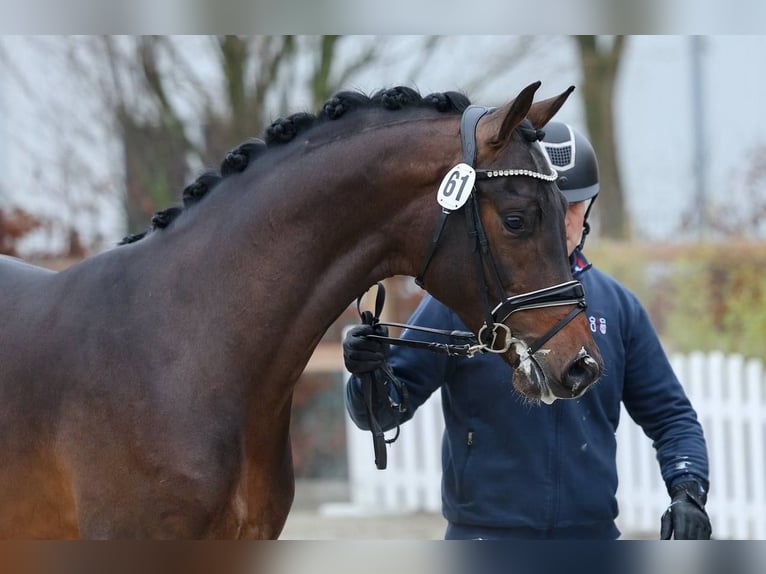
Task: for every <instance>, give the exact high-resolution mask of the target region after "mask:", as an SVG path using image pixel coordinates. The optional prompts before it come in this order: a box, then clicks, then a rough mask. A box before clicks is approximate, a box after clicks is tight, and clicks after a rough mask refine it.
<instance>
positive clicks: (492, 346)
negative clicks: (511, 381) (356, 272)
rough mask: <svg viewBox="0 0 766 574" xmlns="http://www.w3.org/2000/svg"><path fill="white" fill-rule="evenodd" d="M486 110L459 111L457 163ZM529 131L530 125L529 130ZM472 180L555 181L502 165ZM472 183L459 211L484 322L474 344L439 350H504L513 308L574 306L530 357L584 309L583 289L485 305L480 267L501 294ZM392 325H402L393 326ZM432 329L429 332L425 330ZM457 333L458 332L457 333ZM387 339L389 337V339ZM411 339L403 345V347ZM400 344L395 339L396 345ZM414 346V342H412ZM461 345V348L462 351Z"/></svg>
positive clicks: (569, 285)
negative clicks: (469, 242)
mask: <svg viewBox="0 0 766 574" xmlns="http://www.w3.org/2000/svg"><path fill="white" fill-rule="evenodd" d="M490 111H491V109H490V108H485V107H482V106H468V108H466V109H465V111H464V112H463V117H462V118H461V123H460V139H461V143H462V148H463V162H464V163H465V164H467V165H469V166H471V167H473V166H474V164H475V162H476V126H477V125H478V123H479V120H480V119H481V118H482V117H483V116H484V115H485V114H487V113H489V112H490ZM530 129H531V128H530ZM475 173H476V179H477V180H487V179H492V178H498V177H515V176H522V177H533V178H536V179H542V180H544V181H555V180H556V179H557V178H558V174H557V173H556V172H555V171H554V170H553V169H551V173H547V174H544V173H540V172H537V171H533V170H528V169H505V170H475ZM478 191H479V190H478V187H474V188H473V189H472V190H471V193H470V196H469V197H468V200H467V201H466V203H465V205H464V206H463V207H461V208H460V209H464V210H465V214H466V221H467V223H468V235H469V237H470V238H471V239H472V242H473V246H472V247H473V252H474V253H475V254H476V256H475V258H474V261H475V262H476V271H477V274H478V277H479V285H480V291H481V297H482V305H483V308H484V325H482V327H481V329H479V333H478V342H477V343H476V344H474V345H468V346H467V347H466V346H465V345H462V346H459V348H460V349H457V348H453V347H451V346H449V345H446V346H445V347H444V352H448V353H454V354H465V355H468V356H473V355H474V354H475V353H477V352H491V353H505V352H506V351H508V349H509V348H510V346H511V344H513V343H514V342H519V343H521V340H520V339H517V338H515V337H514V336H513V335H512V333H511V330H510V328H509V327H508V326H507V325H506V324H505V321H506V320H507V319H508V318H509V317H510V316H511V315H512V314H513V313H516V312H518V311H526V310H530V309H540V308H544V307H557V306H562V305H575V307H574V308H573V309H572V310H571V311H570V312H569V313H568V314H567V315H565V316H564V317H562V318H561V319H560V320H559V321H558V322H557V323H556V324H555V325H554V326H553V327H552V328H551V329H549V330H548V332H546V333H544V334H543V335H542V336H540V337H539V338H538V339H537V340H535V341H534V342H533V343H532V344H531V345H530V346H529V347H528V348H527V351H526V355H527V356H528V357H531V356H532V355H534V353H536V352H537V351H539V350H540V348H542V346H543V345H544V344H545V343H546V342H547V341H548V340H550V338H551V337H553V336H554V335H555V334H556V333H558V332H559V331H560V330H561V329H563V328H564V327H565V326H566V325H567V324H568V323H569V322H570V321H572V319H574V318H575V317H576V316H577V315H578V314H580V313H582V312H583V311H584V310H585V308H586V303H585V292H584V290H583V286H582V284H581V283H580V282H579V281H576V280H572V281H566V282H564V283H560V284H558V285H553V286H551V287H546V288H544V289H539V290H537V291H532V292H530V293H523V294H521V295H515V296H512V297H506V298H505V299H503V300H502V301H501V302H500V303H498V304H497V305H496V306H495V307H494V308H493V307H491V306H490V299H489V297H490V295H489V286H488V284H487V279H486V276H485V273H484V270H485V268H488V269H489V272H490V275H491V277H492V278H493V281H494V282H495V286H496V289H497V292H499V293H501V294H502V293H503V292H504V289H503V285H502V281H501V280H500V274H499V272H498V267H497V264H496V263H495V260H494V258H493V257H492V251H491V250H490V249H489V240H488V239H487V234H486V232H485V230H484V226H483V224H482V222H481V217H480V215H479V202H478V199H477V197H476V196H477V194H478ZM451 213H454V212H453V211H451V210H449V209H445V208H442V210H441V214H440V217H439V221H438V223H437V226H436V231H435V233H434V236H433V239H432V240H431V245H430V247H429V249H428V252H427V253H426V256H425V259H424V261H423V264H422V265H421V267H420V271H419V272H418V275H417V276H416V278H415V282H416V283H417V284H418V285H419V286H420V287H423V277H424V275H425V272H426V269H427V268H428V266H429V264H430V262H431V259H432V258H433V256H434V253H435V252H436V247H437V245H438V243H439V239H440V238H441V234H442V231H443V230H444V226H445V223H446V221H447V217H448V216H449V215H450V214H451ZM391 325H392V326H402V325H394V324H391ZM406 327H409V328H411V329H415V330H422V328H420V327H417V326H414V325H407V326H406ZM430 331H432V332H433V331H434V330H430ZM501 331H502V332H503V333H504V334H505V345H503V347H501V348H498V347H497V346H496V342H497V338H498V334H499V333H500V332H501ZM441 334H445V335H449V336H452V337H455V336H456V335H455V333H454V332H448V331H443V332H442V333H441ZM461 337H462V334H461ZM391 342H393V341H391ZM413 342H414V343H416V342H415V341H410V342H408V343H406V344H407V345H409V344H411V343H413ZM396 344H400V343H396ZM426 345H427V346H428V347H429V348H431V350H437V349H441V348H442V347H441V346H439V347H437V348H433V347H432V346H431V345H432V344H431V343H426ZM416 346H417V345H416ZM463 349H464V350H463Z"/></svg>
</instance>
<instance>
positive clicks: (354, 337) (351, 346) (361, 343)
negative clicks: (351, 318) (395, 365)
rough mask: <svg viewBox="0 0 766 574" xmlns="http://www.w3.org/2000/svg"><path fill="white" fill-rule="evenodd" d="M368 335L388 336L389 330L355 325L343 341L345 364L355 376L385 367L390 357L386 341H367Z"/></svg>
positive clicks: (377, 326) (378, 326)
mask: <svg viewBox="0 0 766 574" xmlns="http://www.w3.org/2000/svg"><path fill="white" fill-rule="evenodd" d="M366 335H383V336H384V337H387V336H388V328H386V327H384V326H382V325H375V326H374V327H373V326H372V325H366V324H362V325H355V326H354V327H351V329H349V330H348V332H347V333H346V338H345V339H344V340H343V362H344V363H345V364H346V369H347V370H348V372H349V373H351V374H353V375H359V374H362V373H369V372H372V371H374V370H376V369H379V368H381V367H383V366H384V365H385V364H386V358H387V357H388V349H389V344H388V342H386V341H380V340H377V339H367V338H365V336H366Z"/></svg>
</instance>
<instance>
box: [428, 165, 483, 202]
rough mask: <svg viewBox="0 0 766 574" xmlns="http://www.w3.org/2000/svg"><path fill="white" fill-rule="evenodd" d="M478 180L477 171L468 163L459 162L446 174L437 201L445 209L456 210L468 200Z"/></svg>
mask: <svg viewBox="0 0 766 574" xmlns="http://www.w3.org/2000/svg"><path fill="white" fill-rule="evenodd" d="M475 181H476V172H475V171H474V169H473V168H472V167H471V166H470V165H468V164H467V163H459V164H457V165H456V166H455V167H453V168H452V169H451V170H450V171H449V173H447V175H445V176H444V179H443V180H442V183H441V185H440V186H439V193H437V194H436V201H438V202H439V205H441V206H442V207H443V208H444V209H449V210H450V211H455V210H456V209H460V208H461V207H463V205H465V202H466V201H468V198H469V197H470V196H471V192H472V191H473V184H474V182H475Z"/></svg>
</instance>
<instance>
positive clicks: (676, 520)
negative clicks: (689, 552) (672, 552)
mask: <svg viewBox="0 0 766 574" xmlns="http://www.w3.org/2000/svg"><path fill="white" fill-rule="evenodd" d="M706 498H707V497H706V496H705V493H704V491H703V490H702V488H701V487H700V485H699V484H698V483H697V482H694V481H690V482H682V483H680V484H677V485H676V486H674V487H673V488H672V489H671V491H670V499H671V502H670V506H669V507H668V509H667V510H666V511H665V513H664V514H663V515H662V518H661V520H660V538H661V539H662V540H670V538H671V536H672V537H673V538H674V539H675V540H709V539H710V534H711V527H710V518H708V515H707V512H705V501H706Z"/></svg>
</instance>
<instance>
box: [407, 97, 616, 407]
mask: <svg viewBox="0 0 766 574" xmlns="http://www.w3.org/2000/svg"><path fill="white" fill-rule="evenodd" d="M539 85H540V83H539V82H538V83H535V84H532V85H530V86H528V87H527V88H525V89H524V90H523V91H522V92H521V93H520V94H519V95H518V96H517V97H516V98H515V99H513V100H512V101H510V102H509V103H507V104H506V105H504V106H502V107H500V108H498V109H486V108H476V107H473V106H472V107H469V108H468V109H466V111H465V112H464V114H463V119H462V124H461V137H462V148H463V163H464V164H467V165H468V168H465V167H464V168H462V169H464V171H463V172H461V173H465V174H466V175H465V177H466V178H467V181H468V184H469V185H471V184H472V181H471V178H475V187H473V191H472V193H471V190H470V189H469V190H465V189H461V190H460V191H462V192H463V193H464V194H465V195H464V196H463V198H462V201H463V202H464V203H462V204H461V205H459V206H457V205H456V204H454V203H453V204H449V201H448V200H449V198H454V197H455V195H456V193H453V192H454V188H455V187H456V186H458V185H459V184H462V183H463V180H462V179H461V178H462V177H463V176H462V175H457V176H455V175H453V176H452V180H453V185H451V186H450V184H449V182H448V181H447V178H445V180H443V182H442V187H441V188H440V191H439V194H440V203H442V207H443V212H442V213H443V214H448V213H454V215H452V219H455V220H456V221H455V222H454V223H455V224H451V225H444V223H445V222H444V221H442V222H441V223H440V224H439V225H440V226H443V233H441V234H440V237H439V239H438V241H439V242H442V241H443V242H444V243H445V244H450V249H442V250H441V251H440V250H438V249H433V250H432V252H433V253H432V254H431V255H429V256H427V261H426V263H425V264H424V265H423V267H422V270H421V274H420V277H419V279H420V280H421V281H422V282H423V285H424V287H425V288H426V289H427V290H428V291H429V292H431V293H432V294H433V295H434V296H435V297H436V298H438V299H440V300H441V301H444V302H445V303H447V304H448V305H449V306H450V307H451V308H452V309H453V310H454V311H455V312H456V313H457V314H458V316H460V317H461V319H462V320H463V321H464V322H465V323H466V325H468V326H469V327H470V328H471V329H472V330H474V332H476V333H478V336H479V339H480V343H482V345H483V346H484V349H485V350H486V351H489V352H495V353H498V354H500V355H501V356H502V357H503V358H504V359H505V360H506V361H507V362H508V363H510V364H511V365H513V366H514V367H515V371H514V376H513V383H514V386H515V387H516V388H517V389H518V390H519V391H520V392H521V393H522V394H524V395H525V396H527V397H530V398H533V399H540V400H542V401H544V402H547V403H550V402H552V401H553V400H554V399H556V398H574V397H577V396H579V395H581V394H582V393H583V392H584V391H585V390H586V389H587V388H588V387H589V386H590V385H591V384H592V383H594V382H595V381H596V380H597V379H598V378H599V376H600V375H601V371H602V359H601V356H600V354H599V350H598V348H597V346H596V344H595V342H594V340H593V338H592V334H591V331H590V328H589V326H588V323H587V321H586V319H585V318H584V316H583V314H582V311H583V310H584V309H585V299H584V293H583V290H582V285H580V284H579V282H577V281H575V280H573V278H572V274H571V267H570V264H569V254H568V253H567V244H566V232H565V225H564V217H565V214H566V210H567V202H566V199H565V198H564V196H563V194H561V192H560V191H559V189H558V188H557V186H556V183H555V179H556V174H555V172H554V171H553V169H552V167H551V166H550V164H549V163H548V161H547V158H546V157H545V155H544V152H543V151H542V149H541V147H540V146H539V144H538V140H539V139H541V138H542V135H543V134H542V133H541V131H540V130H543V129H544V127H545V124H546V123H547V122H548V121H549V120H550V119H551V118H552V117H553V116H554V114H555V113H556V112H557V111H558V110H559V108H560V107H561V106H562V105H563V103H564V102H565V101H566V99H567V97H568V96H569V94H570V93H571V92H572V90H573V88H571V87H570V88H569V89H568V90H566V91H565V92H563V93H562V94H560V95H559V96H556V97H553V98H549V99H547V100H544V101H540V102H536V103H533V96H534V94H535V91H536V90H537V88H538V87H539ZM473 167H475V169H469V168H473ZM445 194H446V195H448V196H449V197H448V198H447V200H444V202H442V200H443V199H444V197H443V196H444V195H445ZM467 195H470V197H466V196H467ZM445 205H446V206H447V207H445ZM450 208H454V209H455V211H454V212H453V211H451V210H450ZM459 210H460V211H465V216H461V215H459ZM442 219H443V220H446V219H447V217H446V215H442ZM466 235H468V236H469V237H471V238H472V239H471V240H470V241H466ZM434 244H435V242H434ZM467 246H468V247H470V249H468V248H467ZM454 254H459V255H458V256H457V257H456V256H455V255H454ZM482 321H483V323H482Z"/></svg>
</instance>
